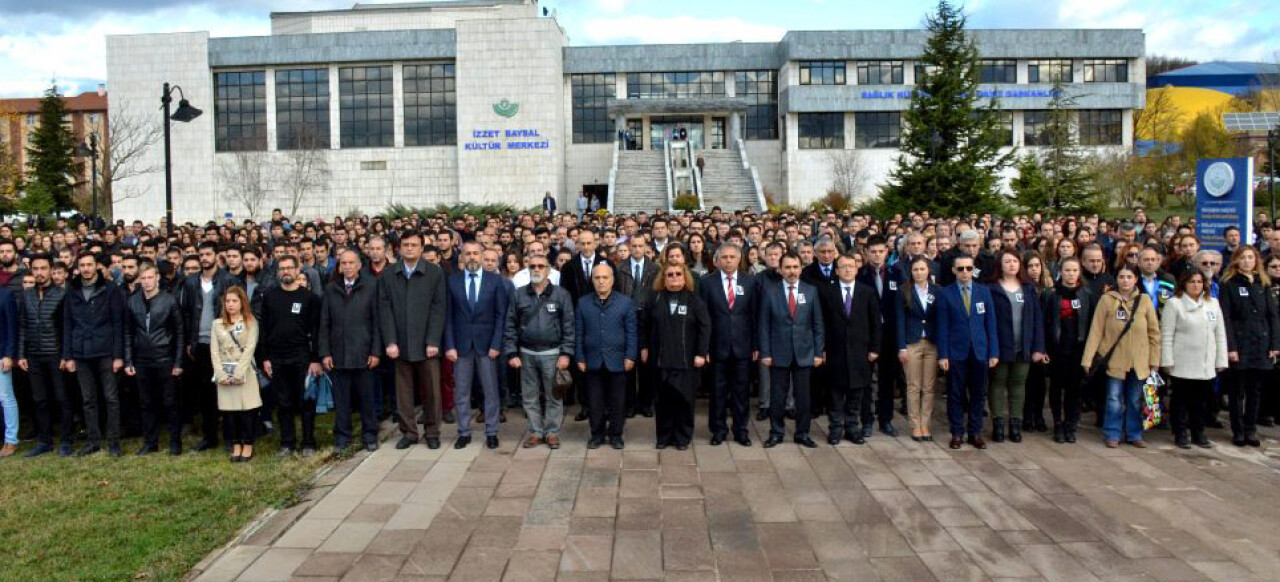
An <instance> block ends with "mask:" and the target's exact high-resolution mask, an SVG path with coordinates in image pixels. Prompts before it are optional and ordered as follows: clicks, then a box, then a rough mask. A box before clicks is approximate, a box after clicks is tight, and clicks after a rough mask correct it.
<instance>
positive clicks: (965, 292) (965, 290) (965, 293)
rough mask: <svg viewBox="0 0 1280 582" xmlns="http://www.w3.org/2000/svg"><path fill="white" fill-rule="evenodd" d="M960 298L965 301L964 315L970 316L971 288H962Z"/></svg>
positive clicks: (966, 286)
mask: <svg viewBox="0 0 1280 582" xmlns="http://www.w3.org/2000/svg"><path fill="white" fill-rule="evenodd" d="M960 296H961V297H962V298H963V299H964V314H965V315H969V307H970V306H969V286H968V285H965V286H964V287H961V288H960Z"/></svg>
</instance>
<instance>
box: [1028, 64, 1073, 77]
mask: <svg viewBox="0 0 1280 582" xmlns="http://www.w3.org/2000/svg"><path fill="white" fill-rule="evenodd" d="M1027 82H1028V83H1070V82H1071V61H1069V60H1065V59H1052V60H1039V61H1027Z"/></svg>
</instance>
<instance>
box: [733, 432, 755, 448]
mask: <svg viewBox="0 0 1280 582" xmlns="http://www.w3.org/2000/svg"><path fill="white" fill-rule="evenodd" d="M733 442H735V443H738V444H740V445H742V446H744V447H749V446H751V437H749V436H747V435H742V436H740V437H737V438H735V439H733Z"/></svg>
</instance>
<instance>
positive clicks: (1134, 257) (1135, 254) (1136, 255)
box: [1125, 253, 1138, 259]
mask: <svg viewBox="0 0 1280 582" xmlns="http://www.w3.org/2000/svg"><path fill="white" fill-rule="evenodd" d="M1125 256H1126V257H1129V258H1130V259H1136V258H1138V253H1127V254H1125Z"/></svg>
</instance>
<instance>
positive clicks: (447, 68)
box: [404, 63, 458, 147]
mask: <svg viewBox="0 0 1280 582" xmlns="http://www.w3.org/2000/svg"><path fill="white" fill-rule="evenodd" d="M455 79H456V78H455V76H454V65H453V63H422V64H414V65H405V66H404V145H405V147H410V146H446V145H455V144H457V143H458V105H457V103H456V95H457V94H456V92H455V86H454V83H455Z"/></svg>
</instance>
